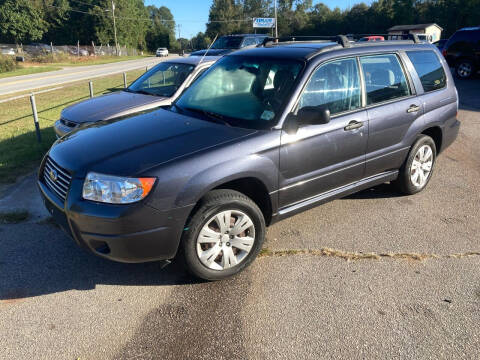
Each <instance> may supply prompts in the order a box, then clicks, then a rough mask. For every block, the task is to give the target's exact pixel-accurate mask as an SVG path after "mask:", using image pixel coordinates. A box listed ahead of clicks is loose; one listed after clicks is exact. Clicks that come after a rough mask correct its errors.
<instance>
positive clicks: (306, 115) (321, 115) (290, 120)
mask: <svg viewBox="0 0 480 360" xmlns="http://www.w3.org/2000/svg"><path fill="white" fill-rule="evenodd" d="M329 122H330V110H328V109H327V108H326V107H321V106H306V107H303V108H301V109H300V110H298V112H297V114H294V113H290V114H288V116H287V119H286V123H285V131H286V132H287V133H288V134H295V133H296V132H297V131H298V128H299V127H300V126H302V125H321V124H328V123H329Z"/></svg>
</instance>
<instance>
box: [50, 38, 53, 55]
mask: <svg viewBox="0 0 480 360" xmlns="http://www.w3.org/2000/svg"><path fill="white" fill-rule="evenodd" d="M50 52H51V53H52V56H53V43H52V42H51V41H50Z"/></svg>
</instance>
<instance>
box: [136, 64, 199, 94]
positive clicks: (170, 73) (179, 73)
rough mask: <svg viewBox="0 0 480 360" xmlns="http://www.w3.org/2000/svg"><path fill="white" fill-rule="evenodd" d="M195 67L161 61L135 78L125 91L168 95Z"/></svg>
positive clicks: (175, 89)
mask: <svg viewBox="0 0 480 360" xmlns="http://www.w3.org/2000/svg"><path fill="white" fill-rule="evenodd" d="M193 69H195V65H190V64H175V63H171V62H162V63H160V64H158V65H157V66H155V67H154V68H153V69H151V70H149V71H147V72H146V73H145V74H143V75H142V76H141V77H139V78H138V79H137V80H135V81H134V82H133V83H132V84H131V85H130V86H129V87H128V88H127V91H130V92H137V93H142V94H147V95H155V96H166V97H170V96H172V95H173V94H175V92H176V91H177V90H178V88H179V87H180V86H181V85H182V84H183V82H184V81H185V79H186V78H187V77H188V75H190V73H191V72H192V71H193Z"/></svg>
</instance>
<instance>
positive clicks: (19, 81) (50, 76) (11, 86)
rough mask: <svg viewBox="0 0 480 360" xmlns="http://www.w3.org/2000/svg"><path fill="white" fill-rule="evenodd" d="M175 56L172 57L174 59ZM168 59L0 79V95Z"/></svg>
mask: <svg viewBox="0 0 480 360" xmlns="http://www.w3.org/2000/svg"><path fill="white" fill-rule="evenodd" d="M172 57H174V56H170V57H169V58H172ZM165 59H166V58H157V57H147V58H143V59H137V60H128V61H121V62H116V63H110V64H102V65H87V66H75V67H69V68H65V69H62V70H56V71H50V72H45V73H38V74H31V75H23V76H15V77H9V78H4V79H0V95H7V94H12V93H16V92H20V91H29V90H34V89H41V88H45V87H51V86H58V85H61V84H65V83H69V82H74V81H79V80H88V79H93V78H96V77H100V76H105V75H112V74H118V73H121V72H124V71H130V70H134V69H139V68H145V67H146V66H148V67H152V66H153V65H156V64H157V63H159V62H160V61H163V60H165Z"/></svg>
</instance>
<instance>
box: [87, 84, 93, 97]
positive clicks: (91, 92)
mask: <svg viewBox="0 0 480 360" xmlns="http://www.w3.org/2000/svg"><path fill="white" fill-rule="evenodd" d="M88 89H89V90H90V98H93V82H92V81H91V80H90V81H89V82H88Z"/></svg>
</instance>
